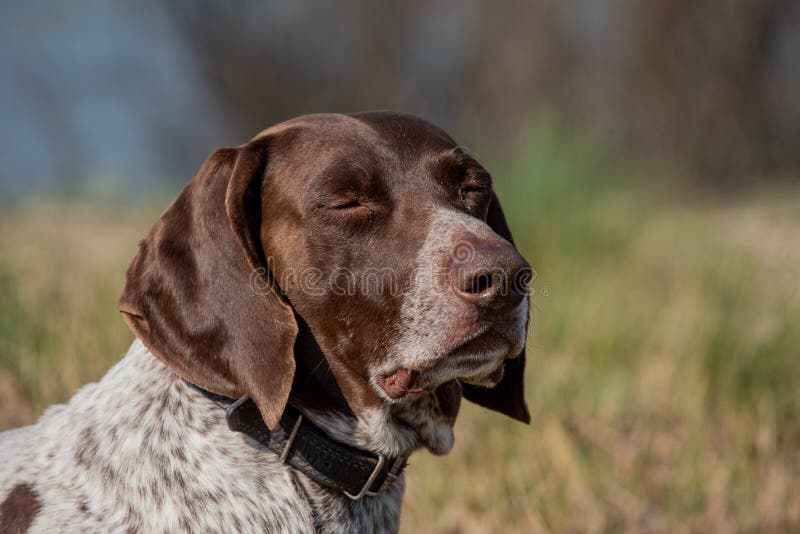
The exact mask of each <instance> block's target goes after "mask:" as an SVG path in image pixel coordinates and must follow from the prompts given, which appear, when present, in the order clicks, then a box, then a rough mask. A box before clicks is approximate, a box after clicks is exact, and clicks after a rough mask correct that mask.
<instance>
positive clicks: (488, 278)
mask: <svg viewBox="0 0 800 534" xmlns="http://www.w3.org/2000/svg"><path fill="white" fill-rule="evenodd" d="M491 287H492V275H490V274H479V275H477V276H474V277H472V286H471V287H470V290H469V292H470V293H474V294H476V295H480V294H481V293H483V292H485V291H486V290H487V289H489V288H491Z"/></svg>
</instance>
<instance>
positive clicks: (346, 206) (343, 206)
mask: <svg viewBox="0 0 800 534" xmlns="http://www.w3.org/2000/svg"><path fill="white" fill-rule="evenodd" d="M331 208H332V209H335V210H350V209H355V208H366V206H365V205H364V204H362V203H361V202H359V201H358V200H347V201H344V202H342V203H340V204H334V205H333V206H331Z"/></svg>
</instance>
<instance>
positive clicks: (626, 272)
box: [0, 123, 800, 533]
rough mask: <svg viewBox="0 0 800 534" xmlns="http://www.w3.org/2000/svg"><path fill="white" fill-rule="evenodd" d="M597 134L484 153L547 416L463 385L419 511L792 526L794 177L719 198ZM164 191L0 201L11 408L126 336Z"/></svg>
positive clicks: (531, 382) (17, 417) (446, 519)
mask: <svg viewBox="0 0 800 534" xmlns="http://www.w3.org/2000/svg"><path fill="white" fill-rule="evenodd" d="M600 146H602V143H599V142H597V140H595V139H586V138H582V139H575V138H571V136H570V132H569V131H564V130H559V129H558V128H555V127H553V125H552V124H550V125H548V124H547V123H545V124H544V125H543V126H541V127H540V128H539V129H537V130H534V131H532V132H531V134H530V135H529V137H528V138H527V140H526V141H525V143H523V144H522V146H521V147H520V149H519V151H518V154H519V156H518V157H517V158H514V159H513V160H512V161H508V162H503V161H500V162H495V163H494V164H492V162H491V161H490V158H489V159H488V160H487V161H486V163H487V165H488V166H489V167H490V168H491V169H492V170H493V171H494V175H495V182H496V187H497V189H498V190H499V194H500V198H501V199H503V204H504V208H505V210H506V213H507V215H508V218H509V220H510V224H511V227H512V229H513V230H514V234H515V238H516V240H517V242H518V245H519V247H520V248H521V249H522V250H523V253H524V254H525V255H526V257H527V258H528V259H529V260H530V262H531V263H532V265H533V266H534V267H535V269H536V270H537V273H538V276H537V277H536V279H535V280H534V284H533V287H534V290H535V295H534V297H533V303H534V310H533V321H532V325H533V327H532V331H531V336H530V340H529V364H528V365H529V368H528V374H527V383H528V401H529V404H530V406H531V408H532V411H533V423H532V425H531V426H524V425H520V424H518V423H515V422H513V421H510V420H506V419H505V418H503V417H502V416H499V415H496V414H492V413H489V412H486V411H482V410H479V409H477V408H476V407H474V406H472V405H468V404H466V403H465V405H464V406H463V408H462V414H461V416H460V418H459V421H458V423H457V428H456V446H455V448H454V450H453V452H452V453H451V454H450V455H448V456H446V457H443V458H438V457H433V456H431V455H429V454H427V453H420V454H418V455H416V456H415V457H413V458H412V461H411V467H410V468H409V471H408V473H409V475H408V477H409V480H408V486H407V492H406V501H405V504H404V511H403V528H404V531H406V532H418V531H423V532H428V531H436V532H504V533H505V532H624V531H628V532H642V531H647V532H717V531H748V532H749V531H779V532H787V531H797V530H798V529H800V457H799V456H798V450H800V394H798V391H800V389H798V384H800V354H798V353H799V352H800V350H798V349H799V348H800V327H798V326H797V325H798V324H800V285H799V284H798V280H800V188H794V189H793V188H786V187H784V188H783V189H781V190H773V191H763V192H760V193H758V194H757V195H754V196H751V197H747V198H745V197H742V198H739V199H736V200H728V201H726V202H724V203H723V202H716V203H715V202H711V201H709V199H708V198H707V195H706V196H699V197H698V196H697V195H694V194H691V193H690V192H685V191H683V192H682V191H680V190H679V189H677V188H674V187H669V185H668V181H665V180H663V179H662V180H658V181H654V180H652V179H651V178H650V176H648V175H646V172H645V171H643V170H642V168H643V167H635V166H633V165H626V164H625V163H624V160H622V159H620V158H619V157H618V155H615V154H608V153H606V152H604V151H602V150H600V149H599V148H598V147H600ZM479 156H482V155H481V154H479ZM483 159H487V158H485V157H484V158H483ZM653 184H660V185H658V186H654V185H653ZM161 207H162V206H158V207H157V208H156V209H150V208H148V209H145V210H143V212H141V213H137V212H136V211H134V210H130V209H129V210H122V211H120V210H111V209H108V208H105V209H98V208H96V206H93V205H87V204H82V203H81V202H80V201H75V200H71V201H70V202H69V203H67V204H64V203H62V202H55V201H34V202H31V203H27V204H23V205H21V206H17V207H16V208H14V209H13V210H11V211H10V212H6V213H4V214H2V215H0V403H2V404H0V426H1V427H8V426H11V425H13V424H21V423H25V422H29V421H32V420H34V419H35V418H36V417H37V416H38V414H39V413H41V411H42V410H43V409H44V407H46V406H47V405H48V404H50V403H53V402H57V401H63V400H65V399H67V398H68V397H69V396H70V395H71V394H72V393H73V392H74V391H75V390H76V389H77V388H78V387H79V386H80V385H81V384H83V383H85V382H86V381H88V380H94V379H97V378H99V377H100V376H102V374H103V372H104V371H105V370H106V369H107V368H108V367H109V366H110V365H111V364H112V363H113V362H114V361H116V360H117V359H118V358H119V357H121V355H122V354H124V351H125V349H126V348H127V345H128V343H129V342H130V340H131V339H132V338H131V335H130V333H129V332H128V331H127V329H126V327H125V326H124V325H123V323H122V320H121V318H120V317H119V314H118V313H117V312H116V298H117V296H118V294H119V292H120V290H121V287H122V283H123V274H124V270H125V268H126V266H127V264H128V262H129V261H130V259H131V258H132V256H133V254H134V252H135V247H136V243H137V241H138V239H139V238H141V237H142V236H143V235H144V234H145V232H146V230H147V229H148V228H149V226H150V224H151V223H152V222H153V221H154V220H155V217H156V216H157V212H158V209H159V208H161Z"/></svg>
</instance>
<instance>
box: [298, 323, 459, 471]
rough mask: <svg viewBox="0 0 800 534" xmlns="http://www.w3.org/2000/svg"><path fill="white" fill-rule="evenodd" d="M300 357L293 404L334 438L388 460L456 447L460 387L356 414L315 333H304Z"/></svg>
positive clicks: (445, 387)
mask: <svg viewBox="0 0 800 534" xmlns="http://www.w3.org/2000/svg"><path fill="white" fill-rule="evenodd" d="M295 359H296V362H297V370H296V374H295V381H294V384H293V387H292V396H291V398H290V402H291V403H292V404H293V405H294V406H296V407H297V408H298V409H299V410H300V411H301V412H302V413H303V414H304V415H305V416H306V417H308V418H309V419H310V420H311V421H312V422H313V423H314V424H316V425H317V426H319V427H320V428H322V429H324V430H325V432H327V433H328V434H329V435H330V436H331V437H332V438H333V439H335V440H337V441H341V442H343V443H347V444H349V445H353V446H355V447H359V448H362V449H366V450H369V451H372V452H375V453H377V454H383V455H387V456H400V455H407V454H410V453H412V452H413V451H415V450H416V449H419V448H421V447H426V448H427V449H428V450H430V451H431V452H433V453H434V454H446V453H447V452H449V451H450V449H451V448H452V446H453V419H454V418H455V416H454V412H457V411H458V406H457V405H456V406H452V404H453V403H454V402H455V403H458V402H459V401H460V397H461V392H460V386H459V385H458V384H457V383H455V382H453V383H448V384H445V385H443V386H440V388H439V389H437V390H435V391H425V392H422V393H416V394H414V395H413V396H412V397H409V398H407V399H404V400H402V401H401V402H395V403H391V404H389V403H386V404H382V405H380V406H379V407H376V408H373V409H371V410H367V411H365V412H362V413H361V415H360V416H356V415H355V414H354V413H353V411H352V410H351V409H350V408H349V406H348V405H347V402H346V401H345V399H344V397H343V396H342V393H341V391H340V389H339V386H338V385H337V383H336V380H335V379H334V377H333V373H332V372H331V370H330V367H329V366H328V363H327V361H326V359H325V357H324V355H323V354H322V351H321V349H320V348H319V346H318V345H317V343H316V341H315V340H314V339H313V336H311V334H310V333H308V332H303V331H302V330H301V333H300V335H299V336H298V339H297V342H296V345H295Z"/></svg>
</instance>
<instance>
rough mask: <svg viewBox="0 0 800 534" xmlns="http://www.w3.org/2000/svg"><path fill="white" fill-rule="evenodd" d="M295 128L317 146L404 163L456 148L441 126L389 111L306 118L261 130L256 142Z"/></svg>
mask: <svg viewBox="0 0 800 534" xmlns="http://www.w3.org/2000/svg"><path fill="white" fill-rule="evenodd" d="M295 128H296V129H300V130H302V132H303V138H304V139H305V140H306V141H308V142H312V143H314V144H321V145H324V146H327V147H328V148H331V149H335V148H339V149H347V148H351V149H360V150H364V149H368V148H371V149H372V150H380V151H385V150H388V151H389V152H392V153H394V155H396V156H397V157H399V158H400V159H402V160H404V161H408V160H412V159H418V158H420V157H423V156H425V155H426V154H435V153H446V152H448V151H450V150H452V149H453V148H455V147H456V146H457V144H456V143H455V141H453V139H452V138H451V137H450V136H449V135H448V134H447V133H446V132H445V131H444V130H442V129H441V128H439V127H438V126H436V125H434V124H431V123H430V122H427V121H425V120H423V119H420V118H419V117H415V116H413V115H409V114H406V113H398V112H390V111H368V112H361V113H352V114H347V115H345V114H339V113H320V114H313V115H303V116H300V117H297V118H294V119H291V120H288V121H285V122H282V123H280V124H276V125H275V126H272V127H270V128H268V129H266V130H264V131H262V132H261V133H259V134H258V135H257V136H256V137H255V138H254V140H255V139H260V138H262V137H265V136H269V135H277V134H280V133H281V132H284V131H287V130H291V129H295Z"/></svg>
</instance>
